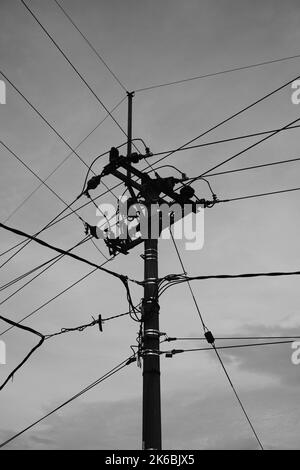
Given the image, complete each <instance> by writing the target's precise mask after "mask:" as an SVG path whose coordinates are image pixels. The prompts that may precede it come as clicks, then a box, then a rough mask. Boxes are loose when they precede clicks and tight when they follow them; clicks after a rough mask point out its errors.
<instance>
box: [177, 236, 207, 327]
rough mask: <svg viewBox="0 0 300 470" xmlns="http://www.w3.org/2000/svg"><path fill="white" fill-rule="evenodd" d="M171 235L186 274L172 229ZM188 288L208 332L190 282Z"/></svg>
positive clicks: (203, 325)
mask: <svg viewBox="0 0 300 470" xmlns="http://www.w3.org/2000/svg"><path fill="white" fill-rule="evenodd" d="M170 234H171V238H172V242H173V245H174V248H175V250H176V254H177V257H178V259H179V262H180V265H181V267H182V270H183V272H184V273H185V274H186V269H185V267H184V264H183V260H182V258H181V256H180V253H179V250H178V248H177V244H176V241H175V238H174V235H173V232H172V229H171V228H170ZM188 288H189V291H190V294H191V296H192V299H193V302H194V304H195V307H196V310H197V312H198V315H199V318H200V321H201V323H202V328H203V331H204V332H205V331H207V327H206V325H205V323H204V319H203V316H202V314H201V311H200V308H199V305H198V302H197V300H196V297H195V294H194V291H193V289H192V286H191V283H190V282H189V281H188Z"/></svg>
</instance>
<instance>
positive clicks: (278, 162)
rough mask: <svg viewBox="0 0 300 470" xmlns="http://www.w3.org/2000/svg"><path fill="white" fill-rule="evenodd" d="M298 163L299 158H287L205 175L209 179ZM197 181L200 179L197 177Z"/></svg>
mask: <svg viewBox="0 0 300 470" xmlns="http://www.w3.org/2000/svg"><path fill="white" fill-rule="evenodd" d="M299 161H300V158H289V159H288V160H279V161H277V162H270V163H262V164H261V165H252V166H247V167H244V168H234V169H233V170H226V171H219V172H218V173H210V174H209V175H206V178H210V177H213V176H221V175H228V174H230V173H238V172H241V171H248V170H255V169H257V168H265V167H268V166H274V165H285V164H286V163H293V162H299ZM199 179H201V178H200V177H199ZM194 181H196V180H195V179H194Z"/></svg>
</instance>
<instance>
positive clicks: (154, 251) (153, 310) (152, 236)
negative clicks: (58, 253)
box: [85, 92, 217, 450]
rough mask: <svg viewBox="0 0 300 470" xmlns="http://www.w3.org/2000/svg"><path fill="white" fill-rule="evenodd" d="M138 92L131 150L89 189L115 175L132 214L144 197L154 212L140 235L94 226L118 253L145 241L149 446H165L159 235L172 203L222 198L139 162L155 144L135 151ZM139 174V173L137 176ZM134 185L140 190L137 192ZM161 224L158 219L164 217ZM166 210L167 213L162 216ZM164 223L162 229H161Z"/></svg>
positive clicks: (113, 155) (115, 157) (114, 157)
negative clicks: (205, 195)
mask: <svg viewBox="0 0 300 470" xmlns="http://www.w3.org/2000/svg"><path fill="white" fill-rule="evenodd" d="M133 96H134V93H133V92H130V93H129V92H128V93H127V97H128V129H127V136H128V141H127V155H126V157H124V156H122V155H119V151H118V149H117V148H116V147H112V148H111V150H110V158H109V163H108V164H107V165H105V166H104V168H103V170H102V173H101V175H100V176H96V177H92V178H91V180H89V181H88V183H87V189H86V191H85V193H87V194H88V190H90V189H95V188H96V187H97V186H98V185H99V183H100V180H101V178H103V177H104V176H107V175H114V176H115V177H116V178H118V179H119V180H121V181H122V182H123V183H125V185H126V186H127V188H128V190H129V192H130V196H131V197H130V199H131V200H130V203H129V204H128V208H127V214H126V218H127V219H129V217H128V210H129V208H130V207H134V205H135V204H136V203H137V202H138V203H140V201H142V204H143V206H144V207H145V209H146V214H145V217H146V218H148V233H146V234H145V235H143V234H142V235H141V236H140V237H138V238H134V237H132V238H131V236H130V235H129V233H127V236H125V237H121V236H119V237H115V236H109V235H108V234H104V236H103V234H102V235H101V237H100V236H98V235H97V227H96V226H94V227H93V226H89V225H88V229H89V233H90V234H91V235H92V236H94V237H96V238H104V242H105V244H106V245H107V247H108V250H109V254H110V255H111V256H116V254H118V253H123V254H124V255H127V254H128V253H129V251H130V250H131V249H133V248H134V247H136V246H137V245H139V244H141V243H144V246H145V248H144V255H142V258H143V259H144V298H143V300H142V308H141V313H142V316H141V329H140V336H141V337H140V341H139V351H138V353H139V355H140V357H141V358H142V362H143V435H142V441H143V449H144V450H161V448H162V437H161V391H160V331H159V303H158V238H159V234H160V233H161V231H162V230H163V229H164V228H166V227H169V226H171V225H173V224H174V223H175V220H176V218H175V216H174V214H173V210H172V209H171V207H174V206H173V204H175V203H176V204H178V205H179V206H180V207H181V210H182V217H184V216H185V212H184V210H185V207H190V209H191V212H194V213H195V214H196V213H197V204H198V203H200V204H203V206H204V207H213V205H214V204H215V203H216V202H217V199H216V196H215V195H214V196H213V201H208V200H206V199H200V200H199V199H198V198H195V190H194V189H193V188H192V187H191V186H190V185H188V186H187V185H185V184H183V186H182V187H181V188H179V190H175V189H174V188H175V185H176V184H177V183H184V182H185V181H186V180H187V177H186V175H185V174H184V173H182V175H181V178H179V179H178V178H174V177H173V176H169V177H165V178H162V177H161V176H160V175H158V174H157V173H155V177H154V178H153V177H151V176H150V175H149V174H148V173H145V172H143V171H141V170H139V169H137V168H136V167H135V164H137V163H138V162H139V161H142V160H144V159H145V158H147V157H149V156H152V154H151V152H150V149H149V148H147V147H146V148H145V154H141V153H140V152H139V151H138V152H137V153H136V152H134V153H133V152H132V99H133ZM132 176H134V177H135V178H134V179H133V177H132ZM134 190H136V191H137V194H135V192H134ZM163 206H164V207H165V206H168V207H169V212H168V215H169V219H170V220H169V221H168V222H167V225H166V222H165V221H164V218H163V216H162V213H161V207H163ZM158 213H159V214H160V215H159V229H158V227H157V226H155V225H154V224H157V223H158V220H157V214H158ZM142 216H143V210H141V211H136V215H135V216H134V217H136V218H137V219H139V220H140V224H141V221H142ZM160 216H161V217H160ZM157 229H158V230H157Z"/></svg>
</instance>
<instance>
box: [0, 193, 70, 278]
mask: <svg viewBox="0 0 300 470" xmlns="http://www.w3.org/2000/svg"><path fill="white" fill-rule="evenodd" d="M76 200H77V199H74V201H72V202H71V203H70V204H68V206H67V207H65V208H64V209H63V210H62V211H60V212H59V213H58V214H57V215H56V216H55V217H53V218H52V219H51V220H50V222H48V223H47V224H46V225H44V227H42V228H41V229H40V230H39V231H38V232H36V233H35V236H37V235H40V234H41V233H42V232H44V231H45V230H47V229H48V228H50V227H52V225H54V223H55V222H56V221H57V222H58V221H60V220H61V219H60V217H61V216H62V215H63V214H64V213H65V212H66V211H67V210H68V209H69V208H70V207H71V206H72V205H73V204H74V203H75V202H76ZM62 220H63V219H62ZM30 243H31V240H27V241H26V240H24V241H22V242H21V243H17V244H16V245H15V246H13V247H12V248H10V249H9V250H8V252H9V251H11V250H13V249H14V248H17V247H19V246H20V248H19V249H18V250H17V251H16V252H15V253H13V254H12V255H11V256H10V257H9V258H8V259H7V260H6V261H5V262H4V263H2V264H1V265H0V269H1V268H3V267H4V266H5V265H6V264H7V263H9V262H10V261H11V260H12V259H13V258H15V257H16V256H17V255H18V254H19V253H20V252H21V251H23V250H24V249H25V248H26V246H28V245H29V244H30Z"/></svg>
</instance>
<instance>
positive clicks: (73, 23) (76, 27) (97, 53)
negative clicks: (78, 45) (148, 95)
mask: <svg viewBox="0 0 300 470" xmlns="http://www.w3.org/2000/svg"><path fill="white" fill-rule="evenodd" d="M54 1H55V3H56V5H57V6H58V7H59V8H60V9H61V11H62V12H63V14H64V15H65V16H66V18H68V20H69V21H70V22H71V23H72V25H73V26H74V28H75V29H76V30H77V31H78V32H79V34H80V35H81V37H82V38H83V39H84V40H85V42H86V43H87V44H88V45H89V47H90V48H91V49H92V51H93V52H94V53H95V54H96V56H97V57H98V59H99V60H100V61H101V62H102V64H103V65H105V67H106V68H107V70H108V71H109V72H110V74H111V75H112V76H113V77H114V79H115V80H116V81H117V82H118V83H119V85H120V87H121V88H122V89H123V90H124V91H125V93H127V91H128V90H127V89H126V87H125V86H124V85H123V83H122V82H121V80H120V79H119V78H118V77H117V75H116V74H115V73H114V72H113V71H112V69H111V68H110V67H109V66H108V64H107V62H105V60H104V59H103V57H102V56H101V55H100V54H99V52H98V51H97V50H96V49H95V47H94V46H93V44H92V43H91V42H90V41H89V40H88V38H87V37H86V36H85V35H84V34H83V33H82V31H80V29H79V28H78V26H77V25H76V24H75V22H74V20H72V18H71V17H70V15H69V14H68V13H67V12H66V10H65V9H64V8H63V7H62V6H61V4H60V3H59V2H58V1H57V0H54Z"/></svg>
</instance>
